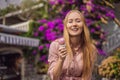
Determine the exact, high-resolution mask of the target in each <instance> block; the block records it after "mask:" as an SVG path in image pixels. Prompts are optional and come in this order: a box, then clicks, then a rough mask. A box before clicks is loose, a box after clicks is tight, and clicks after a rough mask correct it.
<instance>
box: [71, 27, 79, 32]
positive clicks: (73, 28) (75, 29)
mask: <svg viewBox="0 0 120 80" xmlns="http://www.w3.org/2000/svg"><path fill="white" fill-rule="evenodd" d="M78 29H79V28H77V27H72V28H71V30H72V31H78Z"/></svg>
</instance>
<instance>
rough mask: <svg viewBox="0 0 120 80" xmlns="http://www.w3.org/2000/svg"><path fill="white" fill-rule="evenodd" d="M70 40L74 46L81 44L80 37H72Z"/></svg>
mask: <svg viewBox="0 0 120 80" xmlns="http://www.w3.org/2000/svg"><path fill="white" fill-rule="evenodd" d="M70 41H71V44H72V46H73V47H76V46H79V45H80V37H71V38H70Z"/></svg>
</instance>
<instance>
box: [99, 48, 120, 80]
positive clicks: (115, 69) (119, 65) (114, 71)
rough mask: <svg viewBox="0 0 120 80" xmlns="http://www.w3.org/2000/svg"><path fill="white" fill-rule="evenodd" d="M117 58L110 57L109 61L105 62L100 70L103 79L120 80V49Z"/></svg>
mask: <svg viewBox="0 0 120 80" xmlns="http://www.w3.org/2000/svg"><path fill="white" fill-rule="evenodd" d="M116 52H119V53H117V55H116V56H109V57H108V58H107V59H105V60H103V61H102V63H101V65H100V66H99V68H98V72H99V74H100V75H101V76H102V77H106V78H108V79H112V78H115V79H118V80H119V79H120V56H118V55H120V48H118V49H117V50H116Z"/></svg>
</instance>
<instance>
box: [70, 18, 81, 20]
mask: <svg viewBox="0 0 120 80" xmlns="http://www.w3.org/2000/svg"><path fill="white" fill-rule="evenodd" d="M78 19H79V20H81V18H76V19H75V20H78ZM68 20H72V19H71V18H68Z"/></svg>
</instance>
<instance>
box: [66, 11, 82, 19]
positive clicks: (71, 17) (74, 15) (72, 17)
mask: <svg viewBox="0 0 120 80" xmlns="http://www.w3.org/2000/svg"><path fill="white" fill-rule="evenodd" d="M74 18H81V15H80V14H79V13H77V12H71V13H70V14H69V15H68V19H74Z"/></svg>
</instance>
